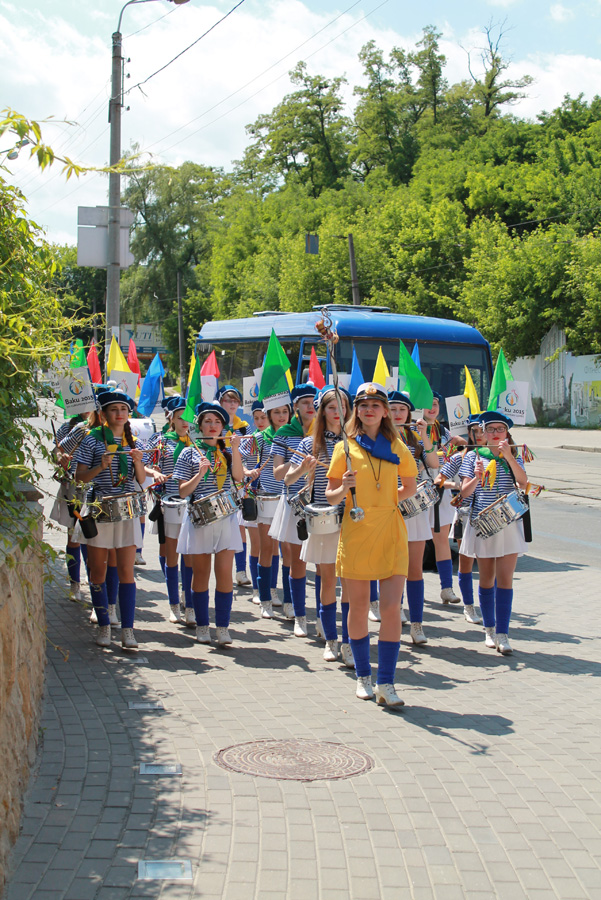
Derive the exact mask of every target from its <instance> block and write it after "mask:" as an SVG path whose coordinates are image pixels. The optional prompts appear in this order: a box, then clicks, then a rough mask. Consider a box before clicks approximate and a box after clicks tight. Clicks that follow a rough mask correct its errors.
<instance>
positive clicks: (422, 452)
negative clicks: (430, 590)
mask: <svg viewBox="0 0 601 900" xmlns="http://www.w3.org/2000/svg"><path fill="white" fill-rule="evenodd" d="M388 403H389V405H390V411H391V415H392V421H393V422H394V425H395V427H396V429H397V431H398V432H399V435H400V438H401V440H402V441H403V443H404V444H405V446H406V447H407V448H408V450H409V451H410V453H411V455H412V456H413V458H414V460H415V462H416V464H417V470H418V481H419V480H420V479H421V478H422V477H423V476H424V475H425V474H427V475H428V476H429V475H430V473H429V470H430V469H438V464H439V463H438V454H437V452H436V447H435V446H434V445H433V444H432V441H431V438H430V436H429V435H428V426H427V424H426V422H425V420H424V419H418V421H417V422H416V424H415V431H414V430H413V428H412V427H411V413H412V412H413V411H414V409H415V406H414V405H413V403H412V402H411V400H410V399H409V397H408V396H407V395H406V394H403V393H402V392H401V391H391V392H390V393H389V394H388ZM400 486H401V485H400V482H399V487H400ZM405 527H406V528H407V540H408V542H409V568H408V572H407V585H406V587H407V606H408V607H409V619H410V621H411V631H410V633H411V640H412V641H413V643H414V644H427V643H428V639H427V637H426V635H425V634H424V629H423V621H424V572H423V564H424V549H425V546H426V541H427V540H429V539H430V536H431V534H432V529H431V526H430V510H429V509H427V510H424V512H421V513H419V515H417V516H412V517H411V518H410V519H405ZM401 617H402V619H403V621H406V619H405V618H404V617H403V609H402V607H401Z"/></svg>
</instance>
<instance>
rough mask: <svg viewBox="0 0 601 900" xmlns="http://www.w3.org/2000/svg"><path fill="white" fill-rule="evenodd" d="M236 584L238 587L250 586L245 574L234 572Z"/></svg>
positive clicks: (250, 582)
mask: <svg viewBox="0 0 601 900" xmlns="http://www.w3.org/2000/svg"><path fill="white" fill-rule="evenodd" d="M236 584H239V585H240V587H248V585H249V584H252V581H251V580H250V578H249V577H248V575H247V574H246V572H236Z"/></svg>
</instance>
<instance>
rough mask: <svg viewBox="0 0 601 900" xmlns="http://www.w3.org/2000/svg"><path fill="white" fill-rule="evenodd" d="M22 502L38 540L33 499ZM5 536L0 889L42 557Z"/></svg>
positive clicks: (33, 685) (24, 745) (27, 728)
mask: <svg viewBox="0 0 601 900" xmlns="http://www.w3.org/2000/svg"><path fill="white" fill-rule="evenodd" d="M27 507H28V510H29V511H31V513H32V516H33V515H35V519H34V520H33V521H34V525H33V528H34V534H35V535H36V537H37V538H38V539H39V541H41V540H42V516H41V510H40V508H39V505H38V504H37V503H34V502H29V503H28V504H27ZM10 540H11V539H10V536H8V535H0V895H1V894H2V890H3V887H4V878H5V874H4V873H5V872H6V863H7V860H8V854H9V852H10V850H11V848H12V846H13V844H14V842H15V841H16V839H17V837H18V834H19V825H20V821H21V806H22V800H23V794H24V792H25V789H26V787H27V783H28V780H29V772H30V769H31V766H32V764H33V762H34V760H35V755H36V750H37V745H38V727H39V721H40V713H41V706H42V693H43V688H44V669H45V665H46V612H45V607H44V584H43V564H42V559H41V556H40V555H39V554H36V553H35V552H34V551H32V550H25V551H24V552H23V551H21V550H20V549H19V548H18V546H17V545H16V544H15V545H14V546H11V543H10Z"/></svg>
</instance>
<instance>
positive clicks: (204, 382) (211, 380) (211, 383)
mask: <svg viewBox="0 0 601 900" xmlns="http://www.w3.org/2000/svg"><path fill="white" fill-rule="evenodd" d="M200 384H201V391H202V399H203V400H204V402H205V403H212V402H213V400H214V399H215V394H216V393H217V378H216V377H215V376H214V375H201V376H200Z"/></svg>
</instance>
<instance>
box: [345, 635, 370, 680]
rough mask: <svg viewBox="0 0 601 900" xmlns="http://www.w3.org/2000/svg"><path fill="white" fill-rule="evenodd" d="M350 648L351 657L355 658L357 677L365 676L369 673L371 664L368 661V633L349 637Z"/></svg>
mask: <svg viewBox="0 0 601 900" xmlns="http://www.w3.org/2000/svg"><path fill="white" fill-rule="evenodd" d="M350 644H351V650H352V651H353V659H354V660H355V672H356V674H357V678H366V677H367V676H368V675H371V664H370V662H369V634H366V635H365V637H362V638H359V640H357V639H356V638H351V640H350Z"/></svg>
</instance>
